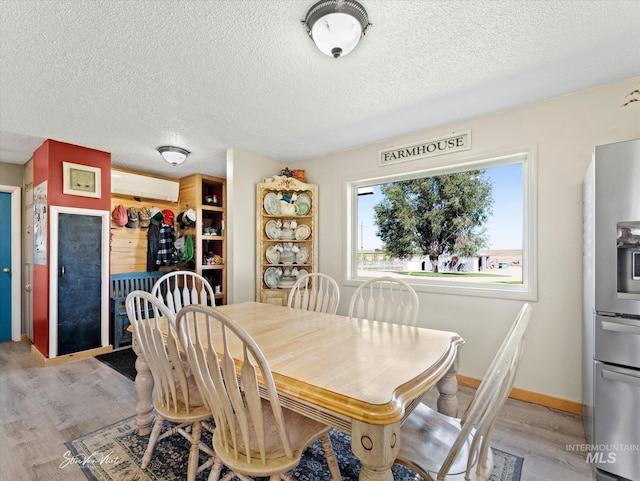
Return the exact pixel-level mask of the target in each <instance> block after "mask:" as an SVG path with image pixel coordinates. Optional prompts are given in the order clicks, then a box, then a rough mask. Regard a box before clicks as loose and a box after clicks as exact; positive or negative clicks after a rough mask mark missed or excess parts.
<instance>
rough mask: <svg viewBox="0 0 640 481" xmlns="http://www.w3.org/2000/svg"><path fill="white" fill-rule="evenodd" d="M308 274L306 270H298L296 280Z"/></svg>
mask: <svg viewBox="0 0 640 481" xmlns="http://www.w3.org/2000/svg"><path fill="white" fill-rule="evenodd" d="M307 274H308V272H307V270H306V269H298V279H300V278H301V277H302V276H306V275H307Z"/></svg>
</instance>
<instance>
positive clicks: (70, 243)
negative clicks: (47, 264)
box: [58, 213, 102, 355]
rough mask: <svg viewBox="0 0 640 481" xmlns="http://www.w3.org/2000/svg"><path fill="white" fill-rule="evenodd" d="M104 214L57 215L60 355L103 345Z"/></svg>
mask: <svg viewBox="0 0 640 481" xmlns="http://www.w3.org/2000/svg"><path fill="white" fill-rule="evenodd" d="M101 276H102V218H101V217H98V216H92V215H79V214H63V213H61V214H60V215H59V217H58V355H64V354H70V353H73V352H79V351H84V350H87V349H93V348H97V347H100V329H101V324H100V321H101V310H100V307H101V304H100V302H101V300H100V290H101V285H102V283H101V281H102V279H101Z"/></svg>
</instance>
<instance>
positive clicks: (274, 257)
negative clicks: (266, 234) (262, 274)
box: [265, 246, 280, 264]
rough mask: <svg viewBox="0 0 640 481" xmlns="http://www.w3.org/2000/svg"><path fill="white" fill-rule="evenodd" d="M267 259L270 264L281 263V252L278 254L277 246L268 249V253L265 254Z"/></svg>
mask: <svg viewBox="0 0 640 481" xmlns="http://www.w3.org/2000/svg"><path fill="white" fill-rule="evenodd" d="M265 257H266V258H267V262H269V264H279V263H280V252H278V249H276V246H269V247H267V251H266V252H265Z"/></svg>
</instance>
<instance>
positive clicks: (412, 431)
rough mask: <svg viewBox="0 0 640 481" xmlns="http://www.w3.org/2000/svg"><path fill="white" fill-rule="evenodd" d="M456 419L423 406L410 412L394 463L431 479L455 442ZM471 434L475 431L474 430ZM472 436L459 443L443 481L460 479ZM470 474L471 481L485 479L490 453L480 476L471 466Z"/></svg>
mask: <svg viewBox="0 0 640 481" xmlns="http://www.w3.org/2000/svg"><path fill="white" fill-rule="evenodd" d="M461 427H462V426H461V424H460V419H457V418H452V417H450V416H446V415H444V414H440V413H439V412H437V411H434V410H433V409H431V408H430V407H429V406H426V405H425V404H423V403H420V404H418V406H417V407H416V408H415V409H414V410H413V412H412V413H411V414H410V415H409V417H408V418H407V419H406V421H405V422H404V424H403V425H402V430H401V433H402V434H401V438H400V439H401V445H400V454H399V455H398V462H401V464H403V465H405V466H407V467H408V468H409V469H412V470H414V471H416V472H417V473H419V474H422V475H423V476H424V475H427V476H429V475H431V477H426V478H425V479H426V480H427V481H429V480H432V479H433V480H435V479H436V476H437V474H438V470H439V469H440V467H441V466H442V464H443V463H444V460H445V458H446V457H447V455H448V454H449V451H450V449H451V445H452V444H453V443H454V442H455V441H456V439H457V438H458V435H459V434H460V429H461ZM474 431H475V430H474ZM472 437H473V435H472V436H469V438H468V439H467V441H466V442H465V443H464V444H463V446H462V448H461V449H460V452H459V453H458V455H457V456H456V458H455V461H454V462H453V464H452V466H451V471H450V472H449V475H448V476H447V478H446V479H447V480H463V479H464V474H465V470H466V469H467V460H468V459H469V449H470V446H471V439H472ZM476 464H477V460H475V462H474V464H473V466H474V467H473V468H472V471H471V473H470V474H472V476H471V478H470V479H471V480H474V481H475V480H486V479H489V477H490V476H491V473H492V471H493V454H492V453H491V450H489V452H488V459H487V463H486V465H487V466H488V468H487V469H485V470H483V471H482V472H481V473H480V475H478V476H475V474H476V473H475V465H476Z"/></svg>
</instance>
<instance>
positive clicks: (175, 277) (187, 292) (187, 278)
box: [151, 271, 215, 314]
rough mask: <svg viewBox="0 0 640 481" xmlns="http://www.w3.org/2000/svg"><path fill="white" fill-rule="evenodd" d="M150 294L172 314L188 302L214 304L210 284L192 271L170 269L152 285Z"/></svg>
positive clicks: (188, 303)
mask: <svg viewBox="0 0 640 481" xmlns="http://www.w3.org/2000/svg"><path fill="white" fill-rule="evenodd" d="M151 294H152V295H153V296H154V297H157V298H158V299H160V300H161V301H162V302H163V303H164V304H165V305H166V306H167V307H168V308H169V310H170V311H171V312H173V313H174V314H177V313H178V311H179V310H180V309H182V308H183V307H185V306H188V305H190V304H202V305H204V306H206V305H210V306H215V297H214V295H213V288H212V287H211V284H209V281H207V280H206V279H205V278H204V277H202V276H201V275H200V274H198V273H196V272H192V271H172V272H169V273H167V274H165V275H164V276H162V277H161V278H160V279H158V280H157V281H156V283H155V284H154V285H153V288H152V289H151Z"/></svg>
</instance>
